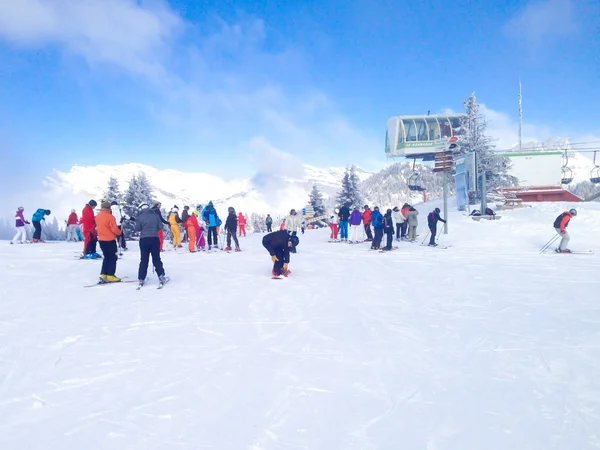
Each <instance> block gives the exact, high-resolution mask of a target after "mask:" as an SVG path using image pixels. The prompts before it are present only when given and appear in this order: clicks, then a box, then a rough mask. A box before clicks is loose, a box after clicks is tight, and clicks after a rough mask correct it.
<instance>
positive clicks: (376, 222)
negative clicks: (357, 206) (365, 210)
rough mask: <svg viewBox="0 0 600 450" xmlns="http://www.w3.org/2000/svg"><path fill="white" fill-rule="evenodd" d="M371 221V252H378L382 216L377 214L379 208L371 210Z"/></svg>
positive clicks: (381, 235) (381, 234)
mask: <svg viewBox="0 0 600 450" xmlns="http://www.w3.org/2000/svg"><path fill="white" fill-rule="evenodd" d="M371 220H372V222H373V229H374V230H375V237H374V238H373V242H372V245H371V250H379V248H380V247H381V238H382V237H383V216H382V215H381V213H380V212H379V206H376V207H375V208H374V209H373V214H372V216H371Z"/></svg>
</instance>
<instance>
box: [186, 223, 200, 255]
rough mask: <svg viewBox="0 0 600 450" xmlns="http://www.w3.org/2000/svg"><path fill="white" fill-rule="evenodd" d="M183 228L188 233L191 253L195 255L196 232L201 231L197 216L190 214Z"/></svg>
mask: <svg viewBox="0 0 600 450" xmlns="http://www.w3.org/2000/svg"><path fill="white" fill-rule="evenodd" d="M183 226H184V228H185V229H186V231H187V236H188V249H189V251H190V253H194V252H195V251H196V232H197V231H198V230H199V229H200V224H199V223H198V218H197V217H196V214H189V215H188V217H187V219H186V221H185V223H184V224H183Z"/></svg>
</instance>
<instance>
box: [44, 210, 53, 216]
mask: <svg viewBox="0 0 600 450" xmlns="http://www.w3.org/2000/svg"><path fill="white" fill-rule="evenodd" d="M44 214H45V215H46V216H49V215H50V214H52V211H50V210H49V209H47V210H46V211H44Z"/></svg>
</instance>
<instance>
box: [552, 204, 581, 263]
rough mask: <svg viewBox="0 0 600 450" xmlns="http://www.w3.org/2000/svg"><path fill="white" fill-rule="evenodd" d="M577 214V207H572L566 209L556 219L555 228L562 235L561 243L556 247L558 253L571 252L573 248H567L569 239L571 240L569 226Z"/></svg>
mask: <svg viewBox="0 0 600 450" xmlns="http://www.w3.org/2000/svg"><path fill="white" fill-rule="evenodd" d="M576 215H577V210H576V209H570V210H569V211H565V212H564V213H562V214H561V215H560V216H558V217H557V218H556V220H555V221H554V229H555V230H556V232H557V233H558V234H559V235H560V236H561V237H562V239H561V241H560V245H559V246H558V248H557V249H556V252H557V253H571V250H569V249H568V248H567V245H568V244H569V241H570V240H571V238H570V236H569V233H567V227H568V226H569V222H570V221H571V219H572V218H573V217H574V216H576Z"/></svg>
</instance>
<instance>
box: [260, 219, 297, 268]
mask: <svg viewBox="0 0 600 450" xmlns="http://www.w3.org/2000/svg"><path fill="white" fill-rule="evenodd" d="M299 243H300V240H299V239H298V236H291V235H290V234H289V233H288V232H287V231H286V230H280V231H275V232H274V233H269V234H267V235H266V236H265V237H264V238H263V240H262V244H263V247H264V248H266V249H267V251H268V252H269V255H271V260H272V261H273V269H272V271H271V273H272V274H273V276H274V277H279V276H281V275H283V276H285V277H287V276H288V275H289V274H290V273H291V272H290V271H289V269H288V265H289V263H290V252H291V251H292V250H294V249H295V248H296V247H297V246H298V244H299Z"/></svg>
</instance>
